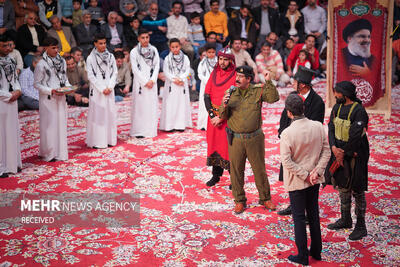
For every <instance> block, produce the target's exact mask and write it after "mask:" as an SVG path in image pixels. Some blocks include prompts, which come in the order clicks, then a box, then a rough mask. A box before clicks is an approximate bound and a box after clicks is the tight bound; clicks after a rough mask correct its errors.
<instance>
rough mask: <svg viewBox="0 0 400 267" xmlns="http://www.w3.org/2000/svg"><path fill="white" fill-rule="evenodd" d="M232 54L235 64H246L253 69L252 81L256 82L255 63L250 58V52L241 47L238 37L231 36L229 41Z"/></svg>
mask: <svg viewBox="0 0 400 267" xmlns="http://www.w3.org/2000/svg"><path fill="white" fill-rule="evenodd" d="M231 47H232V50H231V51H232V54H233V55H234V56H235V64H236V65H237V66H243V65H248V66H250V67H251V68H252V69H253V71H254V81H255V82H258V73H257V65H256V63H255V62H254V61H253V59H252V58H251V56H250V54H249V53H248V52H247V51H246V50H244V49H242V40H241V38H239V37H233V38H232V42H231Z"/></svg>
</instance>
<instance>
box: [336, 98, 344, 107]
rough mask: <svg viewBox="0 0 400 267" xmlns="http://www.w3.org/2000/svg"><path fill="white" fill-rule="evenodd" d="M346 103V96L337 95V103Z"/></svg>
mask: <svg viewBox="0 0 400 267" xmlns="http://www.w3.org/2000/svg"><path fill="white" fill-rule="evenodd" d="M344 103H346V98H344V97H336V104H339V105H340V104H344Z"/></svg>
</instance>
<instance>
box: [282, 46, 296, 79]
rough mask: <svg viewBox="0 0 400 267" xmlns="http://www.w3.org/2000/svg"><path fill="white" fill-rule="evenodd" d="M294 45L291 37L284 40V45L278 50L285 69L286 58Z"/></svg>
mask: <svg viewBox="0 0 400 267" xmlns="http://www.w3.org/2000/svg"><path fill="white" fill-rule="evenodd" d="M294 45H295V42H294V40H293V39H292V38H289V39H287V40H286V41H285V46H284V47H283V48H282V49H281V51H280V54H281V57H282V61H283V66H284V67H285V70H286V71H287V66H286V61H287V58H288V57H289V55H290V52H291V51H292V49H293V47H294Z"/></svg>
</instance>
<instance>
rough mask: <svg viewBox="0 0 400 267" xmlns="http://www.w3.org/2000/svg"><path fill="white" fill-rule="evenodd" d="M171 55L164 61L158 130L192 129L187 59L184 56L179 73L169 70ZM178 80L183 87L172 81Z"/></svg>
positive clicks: (188, 64)
mask: <svg viewBox="0 0 400 267" xmlns="http://www.w3.org/2000/svg"><path fill="white" fill-rule="evenodd" d="M171 60H172V53H169V54H168V56H167V57H166V58H165V60H164V66H163V71H164V74H165V85H164V89H163V101H162V108H161V116H160V130H163V131H171V130H174V129H175V130H184V129H185V128H186V127H192V115H191V107H190V98H189V85H188V75H189V72H190V63H189V58H188V57H187V56H186V55H184V63H183V68H182V70H181V71H180V72H179V73H174V72H176V70H175V71H172V72H171V70H170V62H171ZM174 78H180V79H181V80H182V81H183V82H184V85H183V86H179V85H176V84H175V83H173V82H172V79H174Z"/></svg>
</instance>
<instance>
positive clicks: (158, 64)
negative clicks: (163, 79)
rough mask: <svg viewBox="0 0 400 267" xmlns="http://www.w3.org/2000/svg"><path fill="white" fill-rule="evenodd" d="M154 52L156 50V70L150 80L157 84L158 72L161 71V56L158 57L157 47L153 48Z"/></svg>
mask: <svg viewBox="0 0 400 267" xmlns="http://www.w3.org/2000/svg"><path fill="white" fill-rule="evenodd" d="M153 50H154V70H153V75H152V76H151V77H150V80H152V81H153V82H154V83H157V79H158V72H159V71H160V56H159V55H158V51H157V49H156V48H155V47H153Z"/></svg>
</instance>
